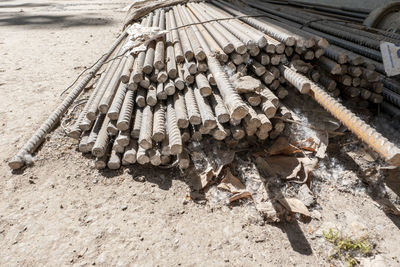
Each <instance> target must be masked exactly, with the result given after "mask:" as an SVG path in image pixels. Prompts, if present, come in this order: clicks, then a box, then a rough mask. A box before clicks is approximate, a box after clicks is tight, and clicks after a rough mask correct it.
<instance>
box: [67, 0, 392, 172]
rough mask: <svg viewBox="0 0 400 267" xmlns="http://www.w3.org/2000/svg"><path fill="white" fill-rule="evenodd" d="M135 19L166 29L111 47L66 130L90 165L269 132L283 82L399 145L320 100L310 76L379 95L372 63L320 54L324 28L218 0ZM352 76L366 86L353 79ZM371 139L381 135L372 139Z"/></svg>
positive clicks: (283, 113) (150, 159)
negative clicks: (297, 25) (139, 43)
mask: <svg viewBox="0 0 400 267" xmlns="http://www.w3.org/2000/svg"><path fill="white" fill-rule="evenodd" d="M250 14H252V15H253V13H250ZM141 25H142V27H158V28H159V29H160V30H166V31H167V33H166V35H165V36H162V37H160V38H158V39H155V40H152V41H151V42H150V43H149V44H148V45H147V47H146V49H145V50H144V51H140V52H138V53H133V52H132V53H127V54H124V55H123V56H122V57H118V56H117V57H116V59H115V60H114V61H113V62H112V63H111V64H110V65H109V66H108V67H107V69H106V71H105V72H104V73H103V75H102V76H101V78H100V79H99V82H98V83H97V86H96V88H95V90H94V91H93V93H92V94H91V96H90V98H89V100H88V102H87V103H86V105H85V107H84V108H83V110H82V112H81V114H80V115H79V117H78V119H77V121H76V123H75V124H74V125H73V126H72V127H71V128H70V130H69V136H71V137H73V138H76V139H80V143H79V150H80V151H81V152H83V153H88V152H90V153H92V155H93V156H95V157H96V160H95V166H96V168H99V169H102V168H106V167H108V168H110V169H118V168H120V166H121V165H129V164H134V163H139V164H146V163H151V164H152V165H155V166H159V165H166V164H170V163H171V162H172V161H173V162H178V164H179V167H180V168H182V169H184V168H187V167H188V166H189V163H190V157H189V155H188V154H187V152H186V150H185V146H186V145H187V144H188V142H200V143H201V140H202V139H203V138H214V139H216V140H218V141H225V142H226V143H228V144H232V143H233V144H234V143H235V142H236V143H237V142H238V141H240V140H242V139H244V138H252V139H256V140H259V141H263V140H265V139H267V138H270V139H274V138H276V137H278V136H279V135H280V134H281V133H282V131H283V130H284V128H285V122H284V121H285V119H288V118H290V117H291V116H292V114H293V113H292V112H291V111H290V110H289V109H288V108H287V107H285V106H284V105H283V104H282V103H280V101H279V99H283V98H284V97H285V96H286V95H287V94H288V90H287V88H288V87H294V88H296V89H297V90H298V91H299V92H300V93H303V94H306V93H309V92H311V91H312V92H313V96H314V98H315V99H316V100H317V101H318V102H320V104H321V105H323V106H324V107H325V108H326V109H328V110H329V111H330V112H331V113H333V114H334V115H335V114H336V113H337V114H336V115H335V116H336V117H341V118H339V119H340V120H341V121H342V122H343V123H345V125H346V126H348V127H349V128H350V129H352V130H353V132H355V133H356V134H359V135H361V136H360V137H361V138H362V139H363V140H364V141H365V142H367V143H368V144H370V145H371V146H372V147H374V148H375V149H376V150H377V151H378V152H380V153H381V154H382V155H383V156H384V157H385V158H386V159H387V160H388V161H392V162H395V163H396V164H397V161H398V160H399V157H400V152H399V151H398V149H397V148H396V147H395V146H394V145H393V144H391V143H390V142H388V141H387V140H386V139H384V138H383V137H382V136H380V135H379V134H377V133H376V135H374V136H373V138H372V137H371V136H362V135H363V133H362V132H359V128H363V127H364V126H365V127H369V126H367V125H364V123H363V122H361V121H360V120H359V119H358V118H357V117H355V116H354V115H353V114H352V113H350V112H349V111H347V110H346V109H345V108H344V107H343V106H341V105H340V104H338V103H336V102H335V101H333V99H330V101H327V102H326V103H324V101H325V99H327V98H329V97H328V95H327V94H326V93H323V92H322V91H320V90H322V89H321V87H319V86H318V85H317V84H315V83H313V82H312V80H314V81H319V82H320V84H322V85H323V87H324V88H325V89H324V90H327V91H329V92H331V94H335V93H332V92H335V88H336V85H335V86H333V85H332V84H336V83H338V84H339V83H341V84H343V86H344V87H339V88H340V90H341V92H342V93H344V94H348V95H349V96H353V97H355V96H358V95H361V97H362V98H363V99H368V100H370V101H372V102H380V101H381V100H379V93H380V92H381V91H379V90H382V87H380V88H379V86H378V85H377V84H378V81H379V76H378V75H377V73H375V72H374V70H372V69H370V68H367V67H364V65H362V64H364V63H365V62H364V61H362V60H358V57H355V58H352V59H351V60H350V59H348V58H347V57H346V56H347V54H344V55H343V56H338V57H337V55H336V54H335V58H336V61H334V60H332V59H330V58H329V57H325V56H323V55H324V53H325V49H326V48H327V47H329V46H328V42H327V40H326V39H325V38H324V37H320V36H317V35H315V34H310V33H307V32H305V31H302V30H299V31H293V27H286V24H283V23H281V22H276V21H274V23H272V21H271V20H270V19H262V18H259V17H258V16H248V13H247V14H244V13H242V12H241V11H239V10H238V9H237V8H235V7H234V6H232V5H231V4H228V3H225V2H220V1H215V2H213V4H210V3H189V4H187V5H176V6H173V7H171V8H168V9H158V10H155V11H154V12H153V13H150V14H149V15H148V16H146V17H145V18H143V19H142V21H141ZM128 39H129V38H128ZM127 41H128V40H126V42H127ZM122 47H123V46H121V48H119V51H117V52H116V55H119V54H120V53H121V52H122V51H123V48H122ZM335 51H336V50H335ZM327 54H329V52H328V53H327ZM344 57H345V60H344V59H343V58H344ZM337 61H339V63H338V62H337ZM347 63H348V64H347ZM314 65H317V66H318V68H315V67H314ZM307 76H308V77H309V78H308V77H307ZM347 80H350V83H348V81H347ZM357 80H358V82H356V81H357ZM362 80H365V83H367V84H364V87H366V88H369V87H368V86H371V88H372V89H370V90H371V91H370V90H368V89H366V88H363V87H360V86H361V83H362ZM367 85H368V86H367ZM332 87H335V88H332ZM358 88H363V89H364V90H361V89H358ZM373 88H376V89H373ZM372 90H375V91H372ZM353 91H357V94H356V93H354V92H353ZM364 91H367V92H369V93H368V94H367V93H366V92H364ZM371 95H375V96H374V97H372V96H371ZM356 122H357V124H358V126H357V127H355V126H353V124H354V123H356ZM369 128H370V127H369ZM369 128H368V129H369ZM365 129H367V128H365ZM371 130H372V129H371ZM379 141H380V142H381V143H382V142H383V143H384V144H385V145H384V146H375V143H376V142H379ZM393 148H395V149H393ZM396 149H397V150H396ZM175 158H176V160H175Z"/></svg>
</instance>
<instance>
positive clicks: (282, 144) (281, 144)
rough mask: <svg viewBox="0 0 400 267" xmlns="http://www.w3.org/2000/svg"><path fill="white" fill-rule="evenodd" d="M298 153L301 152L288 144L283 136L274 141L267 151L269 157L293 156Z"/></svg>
mask: <svg viewBox="0 0 400 267" xmlns="http://www.w3.org/2000/svg"><path fill="white" fill-rule="evenodd" d="M298 152H301V150H300V149H298V148H297V147H295V146H293V145H291V144H289V141H288V140H287V139H286V137H283V136H281V137H279V138H278V139H276V141H275V142H274V143H273V144H272V146H270V147H269V149H268V153H269V154H270V155H280V154H283V155H293V154H295V153H298Z"/></svg>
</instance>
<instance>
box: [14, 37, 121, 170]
mask: <svg viewBox="0 0 400 267" xmlns="http://www.w3.org/2000/svg"><path fill="white" fill-rule="evenodd" d="M126 35H127V32H126V31H124V32H123V33H122V34H121V35H120V36H119V37H118V39H117V40H116V41H115V42H114V43H113V44H112V46H111V48H110V49H109V50H108V51H107V53H105V54H104V55H103V56H102V57H101V58H100V60H99V61H98V62H97V63H96V64H95V65H94V66H93V67H92V68H91V69H90V71H89V73H88V74H86V76H85V77H84V78H83V80H82V81H81V82H80V83H79V84H78V85H76V86H75V87H74V88H73V89H72V90H71V92H70V93H69V94H68V96H67V97H66V98H65V99H64V100H63V102H62V103H61V104H60V105H59V106H58V107H57V108H56V110H55V111H53V113H51V115H50V116H49V118H48V119H47V120H46V121H45V122H44V123H43V124H42V125H41V126H40V128H39V129H38V130H37V131H36V132H35V133H34V134H33V136H32V137H31V138H30V139H29V140H28V141H27V142H26V143H25V144H24V146H23V147H22V148H21V149H20V150H19V151H18V152H17V154H16V155H15V156H14V157H13V158H12V159H11V160H10V161H9V162H8V166H10V168H11V169H14V170H16V169H20V168H22V167H23V166H24V165H25V163H26V160H27V157H29V156H31V155H32V153H34V152H35V151H36V149H37V148H38V146H39V145H40V144H41V143H42V142H43V140H44V138H45V137H46V135H47V134H48V133H49V132H50V131H51V130H52V129H53V127H54V126H55V125H56V124H57V123H58V122H59V121H60V119H61V117H62V116H63V115H64V113H65V112H66V111H67V110H68V108H69V107H70V106H71V104H72V103H73V102H74V101H75V99H76V98H77V97H78V96H79V95H80V94H81V92H82V91H83V89H84V88H85V87H86V85H87V84H88V83H89V81H90V80H91V79H92V78H93V77H94V75H95V74H96V73H97V71H98V70H99V69H100V68H101V66H102V65H103V64H104V62H105V61H106V60H107V59H108V58H109V57H110V55H111V54H112V53H113V52H114V50H115V48H117V46H118V45H119V44H120V43H121V42H122V40H124V39H125V37H126Z"/></svg>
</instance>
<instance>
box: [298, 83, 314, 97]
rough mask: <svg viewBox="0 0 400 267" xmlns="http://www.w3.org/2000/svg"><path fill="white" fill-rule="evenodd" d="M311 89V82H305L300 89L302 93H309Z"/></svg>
mask: <svg viewBox="0 0 400 267" xmlns="http://www.w3.org/2000/svg"><path fill="white" fill-rule="evenodd" d="M310 90H311V84H310V83H304V84H303V86H302V87H301V89H300V93H302V94H308V93H309V92H310Z"/></svg>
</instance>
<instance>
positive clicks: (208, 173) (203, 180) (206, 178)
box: [199, 166, 214, 189]
mask: <svg viewBox="0 0 400 267" xmlns="http://www.w3.org/2000/svg"><path fill="white" fill-rule="evenodd" d="M199 176H200V184H201V189H203V188H204V187H206V186H207V185H208V183H209V182H210V181H211V179H212V178H213V177H214V169H213V167H211V166H209V167H208V168H207V169H206V170H205V171H204V172H202V173H200V175H199Z"/></svg>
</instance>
